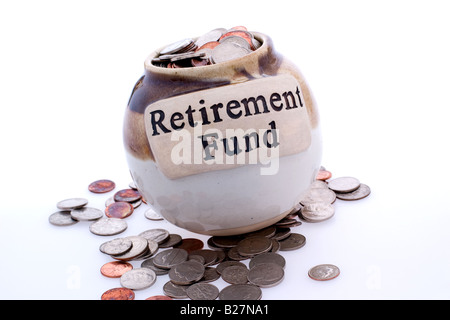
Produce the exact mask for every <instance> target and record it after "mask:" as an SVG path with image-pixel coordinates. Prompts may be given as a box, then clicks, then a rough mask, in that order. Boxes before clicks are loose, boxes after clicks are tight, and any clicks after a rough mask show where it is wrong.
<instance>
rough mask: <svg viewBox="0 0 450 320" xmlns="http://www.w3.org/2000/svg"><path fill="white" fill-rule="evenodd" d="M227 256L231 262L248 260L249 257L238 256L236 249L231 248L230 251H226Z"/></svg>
mask: <svg viewBox="0 0 450 320" xmlns="http://www.w3.org/2000/svg"><path fill="white" fill-rule="evenodd" d="M227 256H228V258H230V259H231V260H235V261H241V260H246V259H248V258H249V257H250V256H242V255H240V254H239V252H238V249H237V247H233V248H231V249H230V250H228V252H227Z"/></svg>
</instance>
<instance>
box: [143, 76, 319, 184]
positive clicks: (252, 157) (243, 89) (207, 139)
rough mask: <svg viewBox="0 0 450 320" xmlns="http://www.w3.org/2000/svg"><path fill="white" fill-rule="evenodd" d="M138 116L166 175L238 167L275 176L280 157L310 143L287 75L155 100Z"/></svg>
mask: <svg viewBox="0 0 450 320" xmlns="http://www.w3.org/2000/svg"><path fill="white" fill-rule="evenodd" d="M144 119H145V130H146V133H147V138H148V140H149V143H150V148H151V150H152V153H153V155H154V157H155V161H156V163H157V165H158V168H159V169H160V170H161V171H162V172H163V174H164V175H165V176H166V177H168V178H170V179H177V178H181V177H185V176H189V175H192V174H198V173H202V172H207V171H213V170H225V169H231V168H235V167H238V166H242V165H262V166H261V174H276V172H277V171H278V159H279V158H280V157H283V156H288V155H293V154H297V153H300V152H302V151H304V150H306V149H307V148H308V147H309V146H310V144H311V126H310V122H309V117H308V112H307V110H306V106H305V101H304V98H303V95H302V92H301V89H300V85H299V84H298V81H297V80H296V79H295V78H294V77H293V76H291V75H287V74H284V75H278V76H273V77H265V78H260V79H255V80H251V81H247V82H243V83H237V84H230V85H225V86H222V87H217V88H212V89H205V90H200V91H196V92H192V93H188V94H183V95H179V96H175V97H172V98H168V99H163V100H159V101H157V102H154V103H152V104H150V105H148V106H147V108H146V110H145V114H144Z"/></svg>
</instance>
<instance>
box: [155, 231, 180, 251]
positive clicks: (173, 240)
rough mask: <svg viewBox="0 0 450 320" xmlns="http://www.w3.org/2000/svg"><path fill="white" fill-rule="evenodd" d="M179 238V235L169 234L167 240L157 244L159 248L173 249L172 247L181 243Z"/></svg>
mask: <svg viewBox="0 0 450 320" xmlns="http://www.w3.org/2000/svg"><path fill="white" fill-rule="evenodd" d="M181 239H182V238H181V236H180V235H179V234H174V233H171V234H169V238H168V239H167V240H166V241H164V242H163V243H160V244H159V247H160V248H170V247H173V246H174V245H176V244H178V243H180V242H181Z"/></svg>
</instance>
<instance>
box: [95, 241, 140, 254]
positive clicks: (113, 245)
mask: <svg viewBox="0 0 450 320" xmlns="http://www.w3.org/2000/svg"><path fill="white" fill-rule="evenodd" d="M132 246H133V242H132V241H131V240H130V239H128V238H117V239H113V240H109V241H106V242H104V243H102V244H101V245H100V248H99V249H100V251H101V252H103V253H105V254H109V255H112V256H114V255H119V254H124V253H125V252H128V251H129V250H130V249H131V247H132Z"/></svg>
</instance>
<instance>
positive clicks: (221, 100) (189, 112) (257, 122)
mask: <svg viewBox="0 0 450 320" xmlns="http://www.w3.org/2000/svg"><path fill="white" fill-rule="evenodd" d="M254 36H255V38H257V39H258V40H259V41H260V42H261V43H262V45H261V47H260V48H258V49H257V50H255V51H253V52H252V53H250V54H248V55H246V56H244V57H242V58H238V59H234V60H230V61H226V62H222V63H218V64H214V65H208V66H202V67H195V68H194V67H193V68H183V69H166V68H162V67H157V66H154V65H152V63H151V60H152V59H153V58H154V57H155V56H157V55H158V51H155V52H154V53H152V54H151V55H150V56H149V57H148V58H147V59H146V61H145V73H144V75H143V76H142V77H141V78H140V79H139V81H138V82H137V83H136V85H135V87H134V89H133V92H132V94H131V97H130V100H129V103H128V106H127V108H126V112H125V120H124V144H125V151H126V155H127V161H128V165H129V169H130V173H131V175H132V178H133V180H134V182H135V184H136V186H137V188H138V189H139V191H140V192H141V194H142V195H143V197H144V198H145V199H146V201H147V202H148V203H149V204H151V205H152V206H153V207H154V209H155V210H156V211H157V212H159V213H160V214H161V215H162V216H163V217H164V218H165V219H166V220H168V221H169V222H171V223H173V224H175V225H177V226H179V227H181V228H184V229H187V230H190V231H193V232H197V233H201V234H207V235H233V234H241V233H246V232H251V231H255V230H258V229H261V228H264V227H267V226H269V225H271V224H273V223H275V222H277V221H278V220H280V219H282V218H283V217H284V216H286V215H287V214H288V213H289V212H291V210H292V209H293V208H294V206H295V205H296V204H298V202H299V201H300V199H301V197H302V196H303V194H304V193H305V192H306V191H307V189H308V188H309V186H310V184H311V182H312V181H314V180H315V177H316V175H317V172H318V170H319V167H320V162H321V154H322V140H321V132H320V125H319V115H318V110H317V106H316V103H315V101H314V98H313V96H312V93H311V91H310V89H309V87H308V85H307V83H306V81H305V79H304V78H303V76H302V74H301V73H300V71H299V70H298V69H297V68H296V67H295V66H294V65H293V64H292V63H291V62H290V61H288V60H287V59H286V58H284V57H283V56H282V55H280V54H279V53H277V52H275V50H274V48H273V44H272V41H271V39H270V38H269V37H268V36H266V35H264V34H261V33H256V32H255V33H254Z"/></svg>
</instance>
